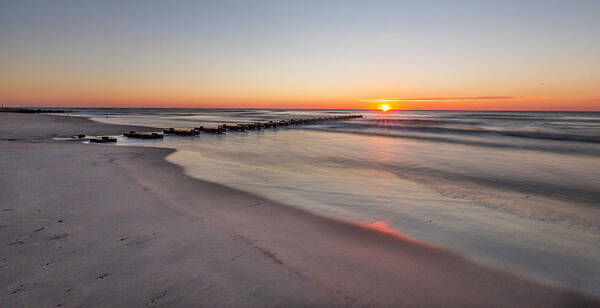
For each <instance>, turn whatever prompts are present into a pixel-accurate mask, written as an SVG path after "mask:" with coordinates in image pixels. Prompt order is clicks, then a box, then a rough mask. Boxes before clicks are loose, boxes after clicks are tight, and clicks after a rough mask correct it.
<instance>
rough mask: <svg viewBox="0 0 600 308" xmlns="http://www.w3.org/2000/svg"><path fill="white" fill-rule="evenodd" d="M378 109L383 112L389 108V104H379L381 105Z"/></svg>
mask: <svg viewBox="0 0 600 308" xmlns="http://www.w3.org/2000/svg"><path fill="white" fill-rule="evenodd" d="M379 109H380V110H381V111H383V112H386V111H388V110H390V106H388V105H381V106H380V107H379Z"/></svg>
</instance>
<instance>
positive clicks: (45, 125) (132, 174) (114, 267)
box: [0, 113, 600, 307]
mask: <svg viewBox="0 0 600 308" xmlns="http://www.w3.org/2000/svg"><path fill="white" fill-rule="evenodd" d="M128 130H138V131H152V130H157V129H153V128H148V127H128V126H121V125H108V124H101V123H97V122H93V121H91V120H88V119H85V118H78V117H65V116H54V115H43V114H12V113H0V211H1V212H0V306H2V307H55V306H62V307H79V306H84V307H90V306H91V307H106V306H114V307H122V306H130V307H131V306H133V307H139V306H144V305H148V306H409V307H410V306H435V307H440V306H445V307H458V306H479V307H482V306H493V307H592V306H598V305H600V302H598V300H597V299H594V298H591V297H586V296H584V295H581V294H579V293H577V292H575V291H571V290H566V289H562V288H558V287H555V286H548V285H544V284H541V283H540V282H537V281H533V280H531V279H529V278H526V277H523V276H521V275H518V274H517V273H509V272H505V271H502V270H498V269H493V268H490V267H487V266H484V265H481V264H478V263H476V262H474V261H471V260H470V259H469V258H467V257H465V256H461V255H459V254H456V253H453V252H451V251H448V250H446V249H441V248H437V247H435V246H432V245H428V244H426V243H421V242H417V241H414V240H411V239H409V238H407V237H404V236H403V235H401V234H399V233H397V232H395V231H393V230H388V229H386V228H385V225H382V224H379V225H374V226H364V225H358V224H354V223H350V222H344V221H339V220H335V219H331V218H325V217H321V216H317V215H314V214H311V213H309V212H307V211H303V210H300V209H296V208H294V207H290V206H288V205H285V204H281V203H277V202H274V201H270V200H267V199H265V198H262V197H259V196H256V195H253V194H250V193H247V192H243V191H240V190H236V189H233V188H229V187H226V186H222V185H218V184H214V183H209V182H205V181H201V180H198V179H193V178H191V177H189V176H187V175H185V174H184V172H183V170H182V169H181V168H180V167H178V166H176V165H174V164H171V163H169V162H167V161H166V160H165V157H166V156H167V155H169V154H170V153H172V152H173V150H169V149H162V148H144V147H129V146H128V147H121V146H113V145H94V144H83V143H81V142H80V141H56V140H51V138H52V137H69V136H72V135H77V134H88V135H99V134H104V135H113V134H121V133H123V132H124V131H128Z"/></svg>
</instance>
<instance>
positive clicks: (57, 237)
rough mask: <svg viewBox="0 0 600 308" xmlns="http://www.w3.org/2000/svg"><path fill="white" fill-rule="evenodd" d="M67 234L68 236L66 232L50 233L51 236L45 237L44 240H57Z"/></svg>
mask: <svg viewBox="0 0 600 308" xmlns="http://www.w3.org/2000/svg"><path fill="white" fill-rule="evenodd" d="M67 236H69V234H68V233H58V234H54V235H51V236H49V237H47V238H46V241H54V240H58V239H61V238H65V237H67Z"/></svg>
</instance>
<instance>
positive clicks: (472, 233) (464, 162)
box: [77, 109, 600, 296]
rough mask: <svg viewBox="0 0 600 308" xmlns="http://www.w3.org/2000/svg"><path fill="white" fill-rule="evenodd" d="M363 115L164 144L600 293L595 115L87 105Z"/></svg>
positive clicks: (190, 123) (155, 113)
mask: <svg viewBox="0 0 600 308" xmlns="http://www.w3.org/2000/svg"><path fill="white" fill-rule="evenodd" d="M349 113H358V114H363V115H364V118H362V119H353V120H346V121H330V122H322V123H318V124H312V125H306V126H302V127H297V128H279V129H275V130H261V131H248V132H243V133H240V132H228V133H227V134H225V135H209V134H202V135H200V136H197V137H175V136H173V137H171V136H169V137H166V138H165V139H164V140H159V141H140V140H131V139H127V138H119V141H118V143H119V144H122V145H144V146H155V147H170V148H175V149H177V152H175V153H174V154H172V155H170V156H169V157H168V160H169V161H171V162H173V163H176V164H179V165H181V166H183V167H185V170H186V172H187V173H188V174H189V175H191V176H193V177H197V178H200V179H203V180H208V181H212V182H216V183H220V184H224V185H228V186H231V187H235V188H239V189H242V190H246V191H250V192H254V193H257V194H260V195H263V196H266V197H268V198H270V199H273V200H277V201H280V202H283V203H286V204H290V205H293V206H296V207H300V208H303V209H307V210H309V211H312V212H315V213H318V214H321V215H326V216H332V217H336V218H338V219H343V220H348V221H352V222H360V223H376V222H377V223H381V222H385V223H387V224H388V225H389V226H390V227H391V228H394V229H396V230H398V231H399V232H402V233H404V234H406V235H408V236H410V237H412V238H415V239H417V240H422V241H425V242H429V243H433V244H435V245H438V246H442V247H446V248H448V249H451V250H454V251H457V252H460V253H463V254H466V255H468V256H470V257H472V258H475V259H477V260H479V261H481V262H484V263H488V264H492V265H495V266H500V267H503V268H507V269H511V270H514V271H518V272H520V273H523V274H525V275H528V276H533V277H535V278H538V279H540V280H543V281H546V282H548V283H552V284H559V285H565V286H568V287H571V288H576V289H579V290H582V291H584V292H587V293H590V294H594V295H596V296H600V113H591V112H589V113H577V112H490V111H485V112H473V111H392V112H387V113H382V112H378V111H356V110H231V109H220V110H219V109H81V110H79V112H78V113H77V114H78V115H87V116H91V117H92V118H93V119H94V120H97V121H101V122H107V123H116V124H128V125H147V126H153V127H194V126H199V125H204V126H217V125H218V124H222V123H228V124H230V123H248V122H255V121H268V120H281V119H289V118H301V117H313V116H319V115H325V114H349Z"/></svg>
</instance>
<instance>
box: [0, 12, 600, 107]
mask: <svg viewBox="0 0 600 308" xmlns="http://www.w3.org/2000/svg"><path fill="white" fill-rule="evenodd" d="M599 29H600V1H597V0H592V1H566V0H565V1H485V0H480V1H426V0H425V1H400V0H398V1H308V0H307V1H299V0H295V1H285V0H280V1H250V0H245V1H226V0H221V1H184V0H180V1H150V0H149V1H126V0H121V1H110V0H106V1H87V0H81V1H60V0H53V1H46V0H41V1H29V0H19V1H0V102H1V103H3V104H4V105H5V106H60V107H76V106H79V107H221V108H223V107H225V108H339V109H354V108H356V109H368V108H375V107H377V106H379V105H381V104H383V103H385V104H388V105H390V107H392V109H412V110H414V109H418V110H425V109H434V110H445V109H455V110H467V109H469V110H590V111H600V30H599Z"/></svg>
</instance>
